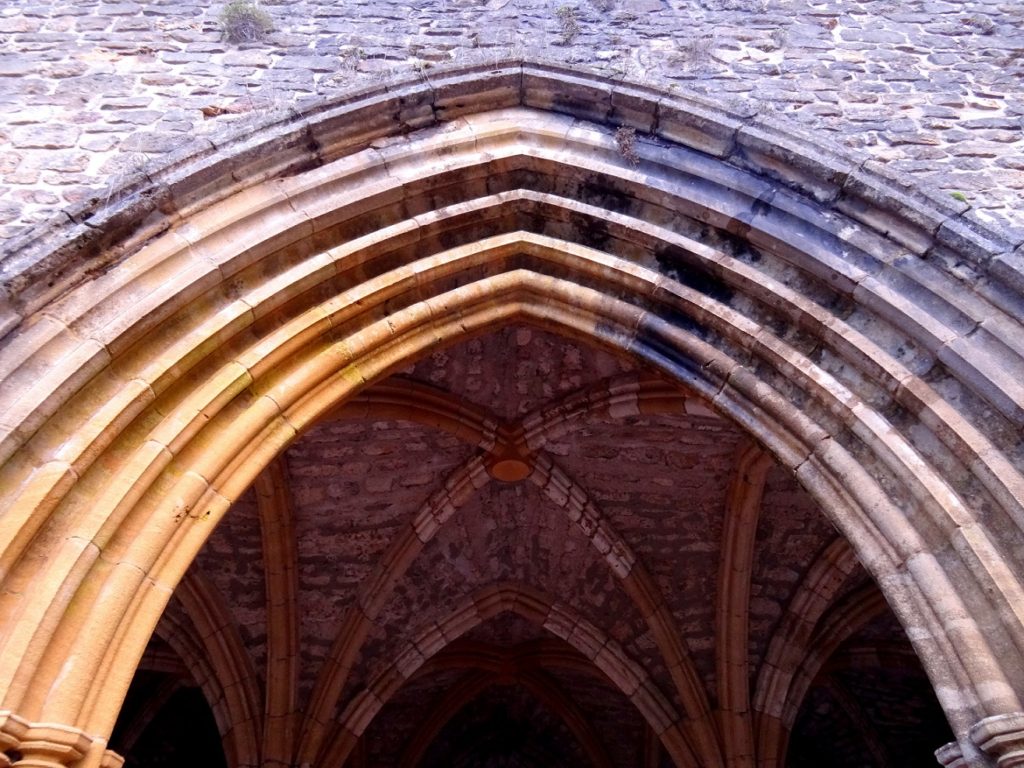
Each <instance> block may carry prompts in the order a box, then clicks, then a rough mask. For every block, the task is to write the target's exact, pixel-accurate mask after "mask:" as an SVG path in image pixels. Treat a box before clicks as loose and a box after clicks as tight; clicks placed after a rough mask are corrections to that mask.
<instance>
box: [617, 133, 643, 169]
mask: <svg viewBox="0 0 1024 768" xmlns="http://www.w3.org/2000/svg"><path fill="white" fill-rule="evenodd" d="M615 146H617V147H618V148H619V154H620V155H622V157H623V158H625V160H626V162H627V163H629V164H630V165H632V166H633V167H634V168H636V167H637V166H638V165H640V155H638V154H637V151H636V129H635V128H627V127H625V126H623V127H621V128H619V129H618V130H617V131H615Z"/></svg>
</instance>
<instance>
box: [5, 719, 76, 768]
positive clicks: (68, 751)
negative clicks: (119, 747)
mask: <svg viewBox="0 0 1024 768" xmlns="http://www.w3.org/2000/svg"><path fill="white" fill-rule="evenodd" d="M92 741H93V740H92V739H90V738H89V737H88V736H86V735H85V733H83V732H82V731H81V730H80V729H79V728H73V727H72V726H70V725H62V724H60V723H33V724H32V725H31V727H30V728H29V729H28V730H27V731H26V732H25V734H24V735H23V736H22V738H21V743H20V744H18V746H17V750H18V752H20V753H21V758H20V759H19V760H18V761H17V762H15V763H14V767H15V768H63V766H67V765H71V764H72V763H74V762H75V761H77V760H80V759H81V758H82V757H83V756H84V755H85V753H86V751H87V750H88V749H89V745H90V744H92Z"/></svg>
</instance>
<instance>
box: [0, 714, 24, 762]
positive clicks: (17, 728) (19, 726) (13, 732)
mask: <svg viewBox="0 0 1024 768" xmlns="http://www.w3.org/2000/svg"><path fill="white" fill-rule="evenodd" d="M28 729H29V724H28V723H27V722H26V721H25V720H22V719H21V718H20V717H18V716H17V715H16V714H14V713H13V712H11V711H10V710H6V709H4V710H0V768H7V766H9V765H11V762H12V761H11V756H12V755H14V754H15V753H16V751H17V749H18V745H19V744H21V740H22V738H24V736H25V734H26V733H27V732H28Z"/></svg>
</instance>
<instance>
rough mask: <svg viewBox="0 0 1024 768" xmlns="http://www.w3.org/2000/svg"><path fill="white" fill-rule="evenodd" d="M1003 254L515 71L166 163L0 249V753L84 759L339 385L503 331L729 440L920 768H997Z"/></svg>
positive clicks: (811, 175) (940, 218) (864, 167)
mask: <svg viewBox="0 0 1024 768" xmlns="http://www.w3.org/2000/svg"><path fill="white" fill-rule="evenodd" d="M617 129H624V130H625V131H626V133H625V134H623V133H619V134H618V137H616V131H617ZM623 136H628V137H630V138H629V141H630V146H629V147H628V151H626V150H627V148H624V147H623V141H624V139H623ZM1021 263H1022V251H1021V243H1019V242H1015V241H1013V240H1012V238H1010V236H1007V235H1003V234H1001V233H999V232H996V231H992V230H990V229H987V228H986V227H985V226H983V225H981V224H979V223H977V221H976V220H975V219H973V218H972V217H971V215H970V212H969V211H968V210H967V207H966V206H965V205H964V204H962V203H959V202H958V201H956V200H952V199H942V198H940V197H932V196H929V195H928V194H926V193H925V192H922V191H921V190H919V189H917V188H915V187H914V186H912V185H910V184H907V183H906V182H904V181H903V180H901V179H899V178H895V177H891V176H888V175H885V174H884V168H883V167H880V166H879V165H878V164H876V163H874V162H873V161H871V160H870V159H868V158H865V157H851V156H849V155H846V154H842V153H840V152H837V151H835V150H833V149H831V148H829V147H826V146H822V145H820V144H819V143H816V142H815V141H813V140H811V139H810V138H809V137H807V136H805V135H802V134H800V133H798V132H796V131H794V130H792V129H791V128H788V127H786V126H785V125H782V124H780V123H779V122H777V121H775V120H773V119H771V118H762V117H758V116H756V115H754V114H752V113H743V112H741V111H736V110H726V109H722V108H720V107H718V106H716V105H715V104H713V103H711V102H708V101H705V100H701V99H698V98H695V97H689V96H683V95H678V94H674V93H666V92H662V91H657V90H654V89H651V88H647V87H644V86H640V85H634V84H628V83H621V82H615V81H610V80H607V79H604V78H601V77H597V76H594V75H590V74H587V73H585V72H580V71H574V70H569V69H564V68H559V67H556V66H552V65H547V64H536V63H522V62H498V63H496V64H495V66H493V67H487V68H468V69H457V70H449V71H442V72H437V73H431V74H430V76H429V79H428V78H422V79H417V80H414V81H409V82H406V83H400V84H397V85H392V86H388V87H383V86H381V87H379V88H376V89H369V90H363V91H359V92H356V93H349V94H345V95H344V96H341V97H338V98H335V99H332V100H328V101H320V102H316V103H312V104H309V105H304V106H302V107H300V108H299V109H298V110H296V111H294V112H289V113H287V114H283V115H276V116H274V117H272V118H268V119H266V120H264V121H263V122H261V123H256V124H251V125H249V126H248V127H247V128H246V129H245V130H244V131H240V132H237V133H236V134H234V135H231V136H227V137H224V138H223V140H221V141H219V142H218V143H217V144H216V145H209V144H207V145H204V146H201V147H197V148H193V149H191V150H189V151H188V152H186V153H183V154H181V155H179V156H177V157H175V158H171V159H169V160H166V161H164V163H163V165H161V166H160V167H154V168H151V169H149V170H148V172H147V173H146V174H145V175H143V176H140V177H139V178H137V179H135V180H133V181H130V182H129V183H128V184H126V185H125V186H124V187H123V188H122V189H120V190H117V191H116V193H114V194H112V195H110V196H108V197H107V198H106V199H105V200H104V201H103V204H102V205H100V204H97V205H96V206H94V207H92V208H90V207H83V208H82V209H80V210H76V211H71V212H68V214H67V215H65V216H64V217H63V219H62V220H61V221H59V222H54V223H51V224H50V225H49V226H47V227H44V228H41V229H39V230H37V231H36V232H35V233H33V236H32V237H31V238H26V239H23V240H21V241H18V242H15V243H12V244H10V246H9V250H8V253H7V255H6V256H5V257H4V259H3V261H2V262H0V275H2V280H3V283H2V290H3V295H2V296H0V332H2V333H3V334H4V336H3V340H2V346H0V462H3V463H2V466H0V492H2V504H3V513H2V517H0V579H2V586H0V621H2V623H0V654H2V658H3V659H4V664H3V665H2V667H0V745H2V747H3V749H4V750H7V751H8V752H9V754H10V755H16V756H17V759H18V762H17V764H18V765H26V766H28V765H32V766H57V765H90V766H95V765H100V764H103V763H104V762H106V763H107V764H113V762H116V756H113V755H112V753H109V752H107V751H106V739H107V737H108V735H109V733H110V730H111V728H112V727H113V724H114V720H115V718H116V715H117V712H118V710H119V707H120V704H121V701H122V699H123V697H124V695H125V692H126V690H127V686H128V684H129V682H130V680H131V677H132V673H133V671H134V669H135V666H136V665H137V662H138V660H139V658H140V657H141V655H142V653H143V650H144V648H145V645H146V642H147V640H148V638H149V637H150V635H151V634H152V632H153V629H154V627H155V626H156V623H157V621H158V619H159V617H160V615H161V613H162V611H163V609H164V606H165V605H166V603H167V600H168V599H169V597H170V595H171V593H172V592H173V591H174V589H175V588H176V587H177V585H178V583H179V582H180V580H181V579H182V577H183V574H184V573H185V571H186V569H187V567H188V565H189V563H191V561H192V560H193V558H194V557H195V555H196V553H197V552H198V551H199V548H200V547H201V546H202V544H203V542H204V541H205V540H206V538H207V537H208V536H209V534H210V532H211V531H212V529H213V526H214V525H215V524H216V522H217V521H218V520H219V519H220V517H221V516H223V515H224V514H225V512H226V511H227V510H228V508H229V507H230V505H231V504H232V502H233V501H234V500H236V499H237V498H238V497H239V495H240V494H241V493H242V492H243V491H244V490H245V489H246V488H248V487H249V486H250V485H251V484H252V483H253V481H254V479H255V478H256V477H257V476H258V475H259V473H260V472H261V471H262V470H263V469H264V468H265V467H267V466H268V464H270V462H272V461H273V459H274V458H275V457H276V456H277V455H279V454H280V453H281V451H282V450H283V449H284V447H285V446H287V445H288V444H289V443H290V442H291V441H292V440H293V439H294V438H295V437H296V436H297V435H298V434H300V433H302V432H303V430H305V429H306V428H307V427H309V426H311V425H313V424H314V423H315V422H316V421H317V420H318V419H319V418H320V417H321V416H323V415H324V414H326V413H329V412H331V411H332V410H333V409H337V408H338V407H339V406H340V405H342V404H343V403H345V402H346V401H348V400H349V399H351V398H353V397H354V396H356V395H357V394H358V393H359V392H360V391H361V390H363V389H364V388H366V387H367V386H368V385H369V384H372V383H373V382H375V381H378V380H380V379H381V378H383V377H384V376H386V375H387V374H388V373H389V372H392V371H394V370H397V369H400V368H402V367H403V366H405V365H408V363H409V362H410V361H412V360H414V359H416V358H417V357H418V356H420V355H422V354H424V353H425V352H427V351H429V350H431V349H435V348H437V347H439V346H445V345H449V344H452V343H455V342H456V341H458V340H460V339H464V338H467V337H468V336H471V335H474V334H478V333H483V332H485V331H486V330H488V329H492V328H494V327H495V326H496V325H500V324H503V323H508V322H513V321H516V322H527V323H531V324H536V325H539V326H542V327H545V328H550V329H552V330H554V331H556V332H558V333H562V334H565V335H569V336H572V337H575V338H578V339H582V340H584V341H587V342H588V343H592V344H598V345H601V346H604V347H606V348H609V349H611V350H613V351H616V352H618V353H620V354H626V355H632V356H635V357H637V358H639V359H640V360H641V361H643V362H644V363H646V364H648V365H649V366H651V367H653V368H656V369H658V370H659V371H660V372H661V373H662V374H664V375H665V376H667V377H668V378H670V379H672V380H674V381H675V382H677V383H678V384H679V385H680V386H681V387H683V388H684V389H686V390H687V391H688V392H691V393H692V394H693V395H695V396H697V397H700V398H703V399H704V400H705V401H707V402H709V403H710V404H711V405H712V406H713V407H714V408H715V409H717V411H718V412H719V413H720V414H721V415H723V416H724V417H726V418H729V419H731V420H733V421H734V422H736V423H737V424H739V425H740V426H741V427H743V428H744V429H745V430H746V431H747V432H748V433H749V434H750V436H751V438H752V439H753V440H754V441H756V443H757V444H758V445H759V446H760V448H761V449H762V450H764V451H765V452H766V453H767V454H769V455H770V456H772V457H773V458H774V460H775V461H777V462H779V463H780V464H781V465H782V466H783V467H785V468H787V469H789V470H791V471H792V472H793V473H795V474H796V476H797V477H798V478H799V480H800V482H801V483H802V485H803V486H804V488H805V489H806V490H807V491H808V492H809V493H810V494H811V495H812V496H813V497H814V498H815V500H816V501H817V503H818V504H819V506H820V507H821V509H822V510H823V511H824V513H825V514H826V515H827V516H828V517H829V518H830V520H831V521H832V522H833V523H834V524H835V525H836V527H837V528H838V529H839V530H840V532H841V533H842V534H843V535H844V536H845V537H846V539H847V540H848V541H849V543H850V545H851V547H852V548H853V551H854V552H855V553H856V555H857V557H858V559H859V560H860V561H861V562H862V563H863V564H864V566H865V567H866V568H867V569H868V571H869V572H870V573H871V574H872V576H873V577H874V578H875V580H876V581H877V582H878V584H879V586H880V587H881V589H882V591H883V593H884V595H885V597H886V599H887V601H888V602H889V604H890V605H891V606H892V608H893V610H894V611H895V613H896V615H897V617H898V618H899V620H900V621H901V623H902V624H903V627H904V628H905V630H906V632H907V634H908V636H909V637H910V639H911V640H912V642H913V643H914V646H915V649H916V651H917V653H918V655H919V656H920V658H921V660H922V662H923V664H924V666H925V668H926V670H927V672H928V674H929V677H930V679H931V681H932V684H933V686H934V688H935V690H936V693H937V695H938V697H939V700H940V703H941V704H942V706H943V708H944V711H945V713H946V715H947V717H948V719H949V721H950V723H951V725H952V726H953V730H954V732H955V733H956V734H957V737H958V742H957V744H956V745H949V746H948V747H947V748H945V749H944V751H943V753H942V759H948V760H954V761H960V762H961V763H963V764H967V765H972V766H996V765H999V766H1012V765H1019V764H1021V760H1022V757H1021V756H1022V754H1024V727H1022V726H1021V723H1022V722H1024V714H1021V712H1022V710H1024V707H1022V704H1021V692H1022V691H1024V589H1022V584H1021V573H1022V568H1021V565H1022V564H1021V561H1020V554H1019V553H1020V552H1021V551H1024V546H1022V545H1024V477H1022V473H1024V461H1022V454H1021V451H1022V448H1021V444H1020V441H1019V435H1020V431H1021V429H1022V428H1024V384H1022V383H1024V323H1022V320H1021V318H1022V315H1024V312H1022V309H1024V271H1022V268H1021ZM737 588H739V589H741V588H742V585H739V586H738V587H737ZM282 706H284V705H282ZM737 706H739V705H737ZM254 748H255V747H254ZM950 764H952V763H950Z"/></svg>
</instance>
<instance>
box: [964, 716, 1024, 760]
mask: <svg viewBox="0 0 1024 768" xmlns="http://www.w3.org/2000/svg"><path fill="white" fill-rule="evenodd" d="M970 736H971V741H973V742H974V743H975V744H977V745H978V747H979V748H980V749H982V750H983V751H984V752H985V754H987V755H990V756H991V757H993V758H994V759H995V761H996V765H997V766H999V768H1018V767H1019V766H1024V712H1011V713H1009V714H1006V715H993V716H992V717H986V718H985V719H984V720H980V721H978V722H977V723H975V724H974V725H973V726H972V727H971V732H970Z"/></svg>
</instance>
